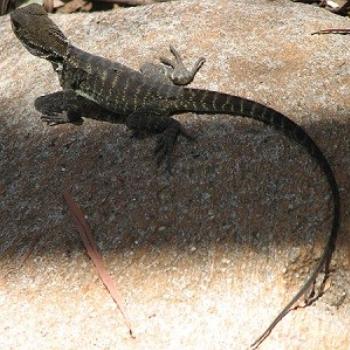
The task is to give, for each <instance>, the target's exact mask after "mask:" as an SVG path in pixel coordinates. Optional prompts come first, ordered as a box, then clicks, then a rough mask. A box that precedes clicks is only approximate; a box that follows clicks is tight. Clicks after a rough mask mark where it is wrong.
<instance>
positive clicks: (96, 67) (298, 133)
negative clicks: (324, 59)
mask: <svg viewBox="0 0 350 350" xmlns="http://www.w3.org/2000/svg"><path fill="white" fill-rule="evenodd" d="M11 22H12V28H13V31H14V33H15V34H16V36H17V37H18V39H19V40H20V41H21V43H22V44H23V45H24V46H25V47H26V48H27V49H28V50H29V51H30V52H31V53H32V54H34V55H35V56H38V57H41V58H45V59H47V60H48V61H50V62H51V63H52V66H53V68H54V69H55V71H56V72H57V74H58V76H59V80H60V84H61V86H62V89H63V91H60V92H56V93H54V94H50V95H47V96H41V97H39V98H37V99H36V101H35V107H36V109H37V110H39V111H40V112H41V113H43V116H42V118H43V119H44V120H46V121H47V122H48V123H50V124H59V123H67V122H77V121H79V120H80V119H81V117H82V116H84V117H90V118H95V119H100V120H107V121H110V122H124V123H125V124H126V125H127V126H128V127H129V128H130V129H132V130H133V131H134V132H135V135H139V134H140V133H143V132H144V131H146V132H152V133H162V135H161V137H160V138H159V140H158V144H157V147H156V153H157V155H158V162H160V161H162V160H163V159H164V158H166V161H167V167H168V169H169V170H170V164H171V158H170V157H171V154H172V151H173V148H174V146H175V143H176V141H177V137H178V135H180V134H181V135H183V136H185V137H187V138H192V137H191V135H190V134H189V133H188V132H187V131H186V130H184V128H183V127H182V126H181V124H180V123H179V122H178V121H176V120H175V119H173V118H171V116H172V115H175V114H179V113H184V112H195V113H214V114H218V113H222V114H229V115H232V116H236V115H239V116H244V117H248V118H253V119H256V120H258V121H261V122H263V123H266V124H268V125H271V126H273V127H275V128H276V129H277V130H280V131H281V132H283V133H284V134H285V135H286V136H288V137H290V138H291V139H293V140H295V141H296V142H297V143H299V144H301V145H302V146H304V148H305V149H306V150H307V152H308V153H309V154H310V155H311V156H312V157H313V158H314V159H315V160H316V161H317V162H318V164H319V166H320V168H321V169H322V170H323V172H324V174H325V176H326V178H327V180H328V183H329V186H330V189H331V191H332V195H333V202H334V209H333V223H332V229H331V233H330V236H329V238H328V241H327V243H326V246H325V248H324V251H323V254H322V256H321V258H320V260H319V262H318V263H317V265H316V267H315V269H314V271H313V272H312V274H311V275H310V276H309V277H308V279H307V280H306V282H305V283H304V285H303V286H302V287H301V289H300V290H299V292H298V293H297V294H296V295H295V296H294V297H293V298H292V300H291V301H290V302H289V303H288V304H287V305H286V306H285V308H284V309H283V310H282V311H281V312H280V313H279V314H278V316H277V317H276V318H275V319H274V321H273V322H272V323H271V325H270V326H269V327H268V328H267V329H266V331H265V332H264V333H263V334H262V335H261V336H260V337H259V338H258V339H257V340H256V341H255V342H254V343H253V344H252V347H253V348H257V347H258V346H259V345H260V344H261V343H262V342H263V341H264V339H266V337H267V336H268V335H269V334H270V332H271V331H272V329H273V328H274V327H275V326H276V324H277V323H278V322H279V321H280V320H281V319H282V318H283V317H284V316H285V315H286V314H287V313H288V312H289V310H290V309H291V308H292V307H293V306H294V304H295V303H296V302H297V301H298V300H299V299H300V298H301V297H302V296H303V295H305V294H306V293H307V292H308V291H309V290H310V289H311V287H313V285H314V282H315V281H316V278H317V276H318V274H319V273H320V272H321V270H322V269H324V270H325V279H324V281H325V280H326V278H327V277H328V273H329V271H328V270H329V264H330V260H331V257H332V254H333V251H334V249H335V243H336V239H337V233H338V228H339V224H340V200H339V191H338V186H337V183H336V180H335V177H334V175H333V172H332V169H331V167H330V165H329V163H328V161H327V159H326V158H325V156H324V155H323V153H322V152H321V150H320V149H319V148H318V146H317V145H316V144H315V142H314V141H313V140H312V139H311V137H310V136H308V134H307V133H306V132H305V131H304V130H303V129H302V128H301V127H300V126H298V125H297V124H296V123H294V122H293V121H292V120H290V119H288V118H287V117H286V116H284V115H283V114H281V113H279V112H277V111H275V110H273V109H272V108H269V107H267V106H264V105H262V104H260V103H257V102H254V101H251V100H248V99H245V98H242V97H238V96H232V95H227V94H223V93H219V92H215V91H209V90H199V89H190V88H184V87H182V86H180V85H186V84H188V83H189V82H190V81H191V80H192V79H193V77H194V75H195V74H196V72H197V70H198V69H199V68H200V66H201V65H202V64H203V62H204V59H199V60H198V61H197V63H196V64H195V66H194V68H193V69H192V70H191V71H188V70H186V69H185V67H184V66H183V63H182V60H181V57H180V56H179V54H178V53H177V52H176V50H175V49H174V48H171V51H172V53H173V55H174V56H175V61H172V60H169V59H166V58H162V59H161V60H162V62H163V63H164V64H165V65H167V66H170V68H169V69H168V70H167V71H165V73H166V75H167V78H166V77H165V75H164V74H163V75H159V74H158V73H157V72H158V70H159V69H158V67H157V66H154V65H145V66H143V68H142V69H141V71H140V72H139V71H136V70H133V69H130V68H128V67H126V66H124V65H122V64H120V63H116V62H112V61H110V60H107V59H105V58H102V57H99V56H94V55H91V54H89V53H87V52H84V51H82V50H80V49H78V48H76V47H74V46H73V45H71V44H70V43H69V41H68V40H67V38H66V37H65V36H64V34H63V33H62V32H61V31H60V29H59V28H58V27H57V26H56V25H55V23H53V22H52V21H51V20H50V19H49V17H48V16H47V13H46V12H45V11H44V10H43V8H42V7H41V6H39V5H36V4H32V5H28V6H26V7H23V8H20V9H17V10H16V11H14V12H12V14H11ZM155 73H157V74H155ZM171 82H173V83H175V84H177V85H174V84H171ZM324 281H323V283H322V285H321V288H320V289H319V290H318V293H317V294H316V295H315V296H314V297H313V298H312V300H311V299H310V300H309V302H310V303H311V302H313V301H314V300H316V299H317V298H318V297H319V296H321V295H322V294H323V291H324Z"/></svg>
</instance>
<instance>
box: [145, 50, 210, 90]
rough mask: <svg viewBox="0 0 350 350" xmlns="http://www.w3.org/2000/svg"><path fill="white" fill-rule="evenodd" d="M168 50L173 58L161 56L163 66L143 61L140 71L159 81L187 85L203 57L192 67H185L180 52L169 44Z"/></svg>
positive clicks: (203, 59)
mask: <svg viewBox="0 0 350 350" xmlns="http://www.w3.org/2000/svg"><path fill="white" fill-rule="evenodd" d="M170 51H171V53H172V54H173V55H174V57H175V60H172V59H169V58H165V57H161V58H160V61H161V62H162V63H163V64H164V65H165V66H162V65H156V64H152V63H145V64H144V65H142V66H141V68H140V71H141V73H143V74H144V75H145V76H148V77H150V78H152V79H153V80H156V81H158V82H161V83H173V84H175V85H188V84H189V83H190V82H191V81H192V80H193V79H194V77H195V75H196V74H197V72H198V70H199V69H200V68H201V67H202V65H203V63H204V62H205V58H203V57H200V58H199V59H198V60H197V62H196V63H195V64H194V66H193V67H192V69H187V68H186V67H185V65H184V63H183V61H182V58H181V56H180V54H179V53H178V52H177V50H175V48H174V47H173V46H171V45H170Z"/></svg>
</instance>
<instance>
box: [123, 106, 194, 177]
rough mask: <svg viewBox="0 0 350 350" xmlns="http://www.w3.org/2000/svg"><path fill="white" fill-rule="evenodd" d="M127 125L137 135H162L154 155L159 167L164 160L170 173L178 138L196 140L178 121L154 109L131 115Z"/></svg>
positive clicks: (139, 111) (127, 119) (142, 110)
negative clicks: (144, 133) (145, 132)
mask: <svg viewBox="0 0 350 350" xmlns="http://www.w3.org/2000/svg"><path fill="white" fill-rule="evenodd" d="M126 125H127V127H128V128H130V129H132V130H133V131H134V132H135V133H136V134H139V133H142V132H144V131H147V132H150V133H161V135H160V136H159V138H158V141H157V145H156V148H155V150H154V154H155V156H156V160H157V165H158V166H159V165H160V164H161V162H162V161H163V160H165V161H166V168H167V170H168V172H169V173H170V172H171V156H172V152H173V150H174V147H175V144H176V141H177V138H178V136H179V135H183V136H184V137H186V138H187V139H190V140H193V139H194V137H193V136H192V135H191V134H189V133H188V132H187V131H186V130H185V129H184V128H183V127H182V125H181V124H180V123H179V122H178V121H177V120H175V119H173V118H170V117H168V116H166V115H165V116H164V115H160V112H157V111H152V109H141V110H138V111H136V112H133V113H131V114H130V115H129V116H128V117H127V118H126Z"/></svg>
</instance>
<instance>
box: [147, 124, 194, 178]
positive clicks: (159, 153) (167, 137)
mask: <svg viewBox="0 0 350 350" xmlns="http://www.w3.org/2000/svg"><path fill="white" fill-rule="evenodd" d="M179 135H182V136H184V137H186V138H187V139H188V140H191V141H195V137H194V136H193V135H192V134H190V133H189V132H188V131H186V130H185V129H184V128H183V127H182V125H181V124H180V123H179V122H178V121H176V120H174V119H172V123H171V125H169V127H168V128H167V129H165V130H164V132H163V133H162V134H161V135H160V136H159V138H158V141H157V145H156V148H155V149H154V155H155V157H156V160H157V165H158V167H159V166H160V164H161V163H162V162H163V161H164V160H165V163H166V170H167V171H168V173H170V174H171V168H172V153H173V151H174V148H175V145H176V142H177V138H178V136H179Z"/></svg>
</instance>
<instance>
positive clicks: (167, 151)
mask: <svg viewBox="0 0 350 350" xmlns="http://www.w3.org/2000/svg"><path fill="white" fill-rule="evenodd" d="M173 150H174V142H173V141H172V140H169V138H167V137H165V136H164V135H162V136H160V137H159V139H158V141H157V145H156V147H155V149H154V155H155V157H156V162H157V166H158V167H159V166H160V165H161V163H162V162H163V161H164V160H165V162H166V170H167V171H168V173H169V174H171V168H172V157H171V156H172V153H173Z"/></svg>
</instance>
